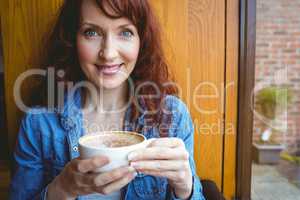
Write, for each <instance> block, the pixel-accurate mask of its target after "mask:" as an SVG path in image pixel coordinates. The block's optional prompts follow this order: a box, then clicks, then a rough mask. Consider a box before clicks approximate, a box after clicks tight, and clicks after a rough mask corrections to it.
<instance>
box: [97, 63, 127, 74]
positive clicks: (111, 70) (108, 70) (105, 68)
mask: <svg viewBox="0 0 300 200" xmlns="http://www.w3.org/2000/svg"><path fill="white" fill-rule="evenodd" d="M121 66H122V64H114V65H96V67H97V68H98V70H99V72H100V73H101V74H104V75H114V74H116V73H117V72H118V71H119V70H120V68H121Z"/></svg>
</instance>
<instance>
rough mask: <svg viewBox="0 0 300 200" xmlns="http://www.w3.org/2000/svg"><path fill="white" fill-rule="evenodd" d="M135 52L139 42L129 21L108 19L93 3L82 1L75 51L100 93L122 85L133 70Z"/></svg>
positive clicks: (135, 57)
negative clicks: (100, 89) (102, 89)
mask: <svg viewBox="0 0 300 200" xmlns="http://www.w3.org/2000/svg"><path fill="white" fill-rule="evenodd" d="M108 11H110V14H114V13H113V11H111V10H108ZM139 48H140V38H139V35H138V32H137V29H136V27H135V26H134V25H133V24H132V22H131V21H130V20H128V19H127V18H124V17H122V18H119V19H111V18H109V17H107V16H106V15H105V14H104V13H103V12H102V11H101V9H100V8H99V7H98V6H97V4H96V2H95V1H94V0H85V1H83V3H82V7H81V22H80V28H79V31H78V33H77V49H78V50H77V51H78V58H79V63H80V66H81V68H82V70H83V72H84V73H85V75H86V77H87V78H88V80H89V81H91V82H92V83H93V84H94V85H95V86H97V87H98V88H104V89H113V88H117V87H119V86H121V85H122V84H125V83H126V80H127V78H128V77H129V75H130V74H131V72H132V71H133V69H134V67H135V64H136V61H137V57H138V53H139Z"/></svg>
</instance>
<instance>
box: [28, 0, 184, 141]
mask: <svg viewBox="0 0 300 200" xmlns="http://www.w3.org/2000/svg"><path fill="white" fill-rule="evenodd" d="M82 1H83V0H65V1H64V3H63V5H62V7H61V9H60V12H59V15H58V18H57V20H56V23H55V25H54V28H53V30H52V31H51V32H50V35H49V37H48V39H47V48H45V52H43V55H44V56H43V60H42V63H41V66H48V67H49V66H51V67H54V69H55V70H56V71H57V70H64V72H65V76H64V77H63V78H60V79H59V78H57V77H56V79H57V80H56V81H65V82H70V81H71V82H73V83H77V82H79V81H82V80H85V79H86V77H85V75H84V73H83V72H82V70H81V68H80V65H79V62H78V58H77V50H76V33H77V31H78V29H79V21H80V10H81V4H82ZM95 1H96V3H97V5H98V6H99V8H100V9H101V10H102V11H103V13H104V14H105V15H107V16H108V17H110V18H120V17H126V18H128V19H129V20H130V21H131V22H132V23H133V24H134V25H135V26H136V28H137V30H138V34H139V37H140V41H141V43H140V44H141V45H140V51H139V55H138V59H137V62H136V66H135V68H134V70H133V72H132V74H131V75H130V76H131V78H132V80H133V82H134V87H135V88H136V87H138V86H139V85H141V84H143V83H145V82H147V81H151V82H152V83H155V84H156V86H157V87H158V88H159V90H160V94H161V95H160V96H159V98H156V99H154V98H153V99H151V98H143V99H138V98H137V97H136V98H134V101H133V102H132V110H131V117H130V121H132V122H134V121H135V120H136V119H137V118H138V117H139V116H140V115H141V113H140V112H139V110H138V107H139V105H140V104H142V105H143V107H146V110H147V111H159V112H151V113H155V114H149V115H147V118H148V119H149V118H151V119H152V120H151V121H152V123H155V124H161V123H162V120H163V118H164V120H166V119H167V123H170V122H171V119H170V117H167V118H165V117H163V113H162V111H161V110H162V109H160V108H161V106H162V103H163V99H164V97H165V96H166V95H168V94H171V95H177V93H178V91H177V89H176V87H174V86H172V84H168V86H166V85H165V86H164V83H166V82H169V81H173V80H172V78H171V76H170V73H169V69H168V64H167V62H166V59H165V55H164V52H163V48H162V38H161V29H160V26H159V23H158V20H157V18H156V16H155V15H154V13H153V11H152V9H151V6H150V5H149V2H148V0H95ZM104 5H106V6H108V7H109V8H110V9H112V10H113V11H114V13H115V14H116V15H111V14H110V13H108V12H107V10H105V6H104ZM46 84H47V80H42V83H41V84H40V86H39V87H38V90H36V91H37V92H36V93H35V94H34V95H35V97H34V99H35V100H36V101H35V102H32V103H31V105H38V104H40V105H42V104H43V105H46V104H45V103H46V99H47V98H46V97H47V91H46V89H47V87H46ZM41 91H43V92H41ZM139 91H140V94H142V95H143V96H144V97H145V95H151V94H155V93H156V91H155V89H154V88H153V87H152V86H151V85H149V86H143V87H141V89H140V90H139ZM38 94H39V95H38ZM37 96H39V97H40V98H37ZM83 98H84V96H83ZM55 99H56V98H55ZM42 102H43V103H42ZM149 113H150V112H149ZM164 123H165V121H164ZM163 132H164V131H161V136H166V135H164V133H163Z"/></svg>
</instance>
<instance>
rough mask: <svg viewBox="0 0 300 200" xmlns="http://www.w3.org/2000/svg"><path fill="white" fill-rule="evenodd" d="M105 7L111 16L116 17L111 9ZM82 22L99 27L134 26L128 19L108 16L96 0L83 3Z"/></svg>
mask: <svg viewBox="0 0 300 200" xmlns="http://www.w3.org/2000/svg"><path fill="white" fill-rule="evenodd" d="M104 7H105V10H106V11H108V13H109V14H112V15H116V13H115V12H114V11H113V10H112V9H111V8H109V7H107V6H106V5H104ZM80 20H81V22H89V23H93V24H97V25H110V26H120V25H123V24H132V22H131V21H130V20H129V19H128V18H126V17H121V18H117V19H113V18H110V17H108V16H106V15H105V14H104V13H103V11H102V10H101V9H100V7H99V6H98V5H97V3H96V1H95V0H84V1H82V5H81V16H80Z"/></svg>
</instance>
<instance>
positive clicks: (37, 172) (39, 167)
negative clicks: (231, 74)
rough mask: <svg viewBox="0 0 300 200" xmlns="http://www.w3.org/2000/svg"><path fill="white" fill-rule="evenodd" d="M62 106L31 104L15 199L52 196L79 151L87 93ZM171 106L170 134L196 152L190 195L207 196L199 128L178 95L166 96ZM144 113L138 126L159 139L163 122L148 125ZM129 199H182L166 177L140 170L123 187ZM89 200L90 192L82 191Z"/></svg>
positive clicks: (197, 199)
mask: <svg viewBox="0 0 300 200" xmlns="http://www.w3.org/2000/svg"><path fill="white" fill-rule="evenodd" d="M69 97H70V98H67V100H65V103H64V105H63V106H62V109H61V110H60V111H58V110H55V111H52V112H49V110H46V108H42V107H37V108H31V109H29V110H28V111H27V112H26V114H25V116H24V117H23V119H22V122H21V125H20V130H19V134H18V138H17V143H16V148H15V152H14V161H15V169H14V176H13V178H12V181H11V184H10V199H11V200H32V199H46V194H47V187H48V184H49V183H50V182H51V181H52V180H53V179H54V178H55V177H56V176H57V175H58V174H59V173H60V172H61V171H62V169H63V168H64V166H65V165H66V164H67V162H69V161H70V160H72V159H74V158H76V157H78V156H79V152H78V139H79V137H80V136H82V135H83V133H84V130H83V123H82V110H81V92H80V90H79V89H77V90H76V91H74V92H73V94H72V95H69ZM165 102H166V105H167V106H168V109H170V111H171V113H172V127H171V128H170V129H169V130H168V134H169V137H177V138H180V139H182V140H183V141H184V143H185V146H186V149H187V150H188V152H189V154H190V157H189V162H190V166H191V171H192V174H193V191H192V195H191V197H190V199H192V200H203V199H204V197H203V195H202V186H201V183H200V181H199V178H198V177H197V175H196V171H195V162H194V159H193V147H194V139H193V138H194V135H193V133H194V129H193V124H192V120H191V117H190V114H189V112H188V110H187V108H186V106H185V104H184V103H183V102H182V101H181V100H179V99H178V98H177V97H175V96H171V95H169V96H167V97H166V100H165ZM129 115H130V107H129V108H128V109H127V111H126V114H125V122H124V124H125V125H124V129H125V130H127V131H131V130H133V125H132V124H129V123H128V122H129ZM145 123H146V119H145V115H144V114H142V115H141V116H140V117H139V118H138V120H137V122H136V124H134V126H141V127H144V128H143V129H142V131H141V132H142V134H144V135H145V136H146V137H147V138H158V137H159V131H158V128H157V127H151V126H148V127H146V126H145ZM121 194H122V199H125V200H138V199H143V200H176V199H177V198H176V197H175V195H174V193H173V191H172V189H171V188H170V185H169V184H168V181H167V179H166V178H163V177H155V176H150V175H145V174H142V173H138V175H137V176H136V177H135V179H134V180H132V181H131V182H130V183H129V184H128V185H127V186H126V187H124V188H122V189H121ZM77 199H78V200H85V199H86V198H85V196H78V197H77Z"/></svg>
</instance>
